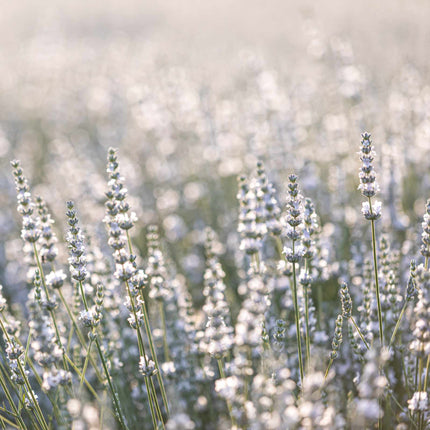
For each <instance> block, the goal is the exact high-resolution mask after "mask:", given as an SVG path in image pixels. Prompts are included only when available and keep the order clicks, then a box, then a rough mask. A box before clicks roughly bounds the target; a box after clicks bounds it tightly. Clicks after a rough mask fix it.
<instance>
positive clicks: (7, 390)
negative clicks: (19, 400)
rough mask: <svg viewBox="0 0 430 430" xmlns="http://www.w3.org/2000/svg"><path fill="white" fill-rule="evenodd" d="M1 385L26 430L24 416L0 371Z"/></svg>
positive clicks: (18, 419)
mask: <svg viewBox="0 0 430 430" xmlns="http://www.w3.org/2000/svg"><path fill="white" fill-rule="evenodd" d="M0 385H1V387H2V388H3V391H4V393H5V395H6V398H7V400H8V402H9V404H10V406H11V408H12V409H13V411H14V414H15V416H16V419H17V421H18V422H19V424H20V426H21V428H22V429H24V430H25V429H26V428H27V426H26V425H25V423H24V420H23V419H22V417H21V415H20V413H19V411H18V409H17V407H16V405H15V402H14V401H13V398H12V396H11V394H10V393H9V389H8V388H7V386H6V383H5V381H4V379H3V375H2V374H1V373H0Z"/></svg>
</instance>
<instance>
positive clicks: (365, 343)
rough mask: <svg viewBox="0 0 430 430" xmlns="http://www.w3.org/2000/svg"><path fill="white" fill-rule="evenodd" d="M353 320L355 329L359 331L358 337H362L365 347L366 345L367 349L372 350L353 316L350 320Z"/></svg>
mask: <svg viewBox="0 0 430 430" xmlns="http://www.w3.org/2000/svg"><path fill="white" fill-rule="evenodd" d="M349 319H350V320H351V322H352V323H353V324H354V327H355V329H356V330H357V333H358V335H359V336H360V338H361V340H362V341H363V343H364V345H366V348H367V349H370V346H369V344H368V343H367V342H366V339H365V338H364V336H363V333H362V332H361V330H360V327H358V325H357V323H356V322H355V319H354V318H353V317H352V316H351V317H350V318H349Z"/></svg>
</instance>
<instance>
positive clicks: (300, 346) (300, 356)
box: [293, 243, 304, 383]
mask: <svg viewBox="0 0 430 430" xmlns="http://www.w3.org/2000/svg"><path fill="white" fill-rule="evenodd" d="M293 253H294V243H293ZM293 300H294V313H295V320H296V338H297V347H298V357H299V367H300V380H301V381H302V383H303V377H304V371H303V358H302V357H303V356H302V342H301V336H300V315H299V302H298V299H297V280H296V263H293Z"/></svg>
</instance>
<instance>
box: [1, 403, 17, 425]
mask: <svg viewBox="0 0 430 430" xmlns="http://www.w3.org/2000/svg"><path fill="white" fill-rule="evenodd" d="M0 410H1V411H2V412H6V413H8V414H10V413H11V412H9V411H8V410H7V409H3V408H0ZM0 420H1V421H2V424H3V428H6V427H5V426H4V423H6V424H8V425H9V426H11V427H14V428H16V429H21V428H22V427H19V426H18V425H17V424H15V423H14V422H12V421H10V420H8V419H7V418H6V417H4V416H3V415H0ZM20 424H21V423H20Z"/></svg>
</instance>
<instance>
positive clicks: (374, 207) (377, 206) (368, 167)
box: [358, 133, 382, 221]
mask: <svg viewBox="0 0 430 430" xmlns="http://www.w3.org/2000/svg"><path fill="white" fill-rule="evenodd" d="M361 137H362V140H361V152H360V160H361V162H362V166H361V168H360V172H359V175H358V177H359V179H360V185H359V186H358V189H359V190H360V191H361V194H362V195H363V196H364V197H367V198H368V201H366V202H363V204H362V209H361V211H362V213H363V215H364V217H365V218H366V219H368V220H373V221H374V220H377V219H379V218H380V217H381V207H382V204H381V202H380V201H377V200H375V201H374V202H373V203H372V201H371V198H372V197H374V196H375V195H376V193H377V192H378V191H379V185H378V183H377V182H376V174H375V171H374V168H373V160H374V158H375V151H374V150H373V149H372V141H371V140H370V134H369V133H363V134H362V135H361Z"/></svg>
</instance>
